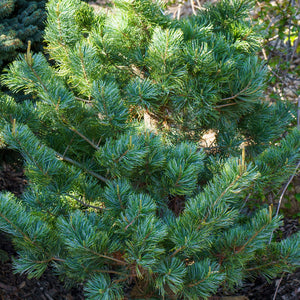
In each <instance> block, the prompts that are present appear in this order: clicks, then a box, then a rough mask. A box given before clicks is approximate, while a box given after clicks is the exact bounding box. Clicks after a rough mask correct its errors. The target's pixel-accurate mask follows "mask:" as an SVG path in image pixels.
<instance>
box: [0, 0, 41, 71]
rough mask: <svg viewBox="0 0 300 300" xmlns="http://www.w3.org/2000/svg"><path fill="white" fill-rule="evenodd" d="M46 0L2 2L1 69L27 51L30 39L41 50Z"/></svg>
mask: <svg viewBox="0 0 300 300" xmlns="http://www.w3.org/2000/svg"><path fill="white" fill-rule="evenodd" d="M45 3H46V1H45V0H38V1H26V0H3V1H1V4H0V20H1V21H0V69H2V67H3V65H5V64H7V63H8V62H11V61H12V60H14V59H15V58H16V56H17V55H18V53H20V52H23V53H24V52H25V51H26V49H27V43H28V41H29V40H30V41H31V42H32V45H33V46H34V47H35V48H36V49H37V50H41V43H42V34H43V29H44V22H45V20H46V11H45Z"/></svg>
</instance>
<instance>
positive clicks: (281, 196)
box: [269, 161, 300, 244]
mask: <svg viewBox="0 0 300 300" xmlns="http://www.w3.org/2000/svg"><path fill="white" fill-rule="evenodd" d="M299 167H300V161H299V162H298V164H297V166H296V168H295V171H294V173H293V174H292V175H291V176H290V178H289V180H288V182H287V183H286V184H285V186H284V188H283V190H282V192H281V195H280V198H279V201H278V205H277V210H276V214H275V216H276V217H277V216H278V214H279V209H280V206H281V202H282V199H283V196H284V194H285V192H286V190H287V188H288V186H289V185H290V183H291V182H292V180H293V179H294V177H295V175H296V174H297V170H298V168H299ZM272 237H273V231H272V233H271V236H270V240H269V244H271V241H272Z"/></svg>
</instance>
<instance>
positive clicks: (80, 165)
mask: <svg viewBox="0 0 300 300" xmlns="http://www.w3.org/2000/svg"><path fill="white" fill-rule="evenodd" d="M56 155H57V156H58V157H60V158H61V159H62V160H65V161H67V162H69V163H71V164H73V165H75V166H77V167H79V168H80V169H82V170H83V171H84V172H86V173H88V174H90V175H92V176H93V177H96V178H97V179H99V180H101V181H103V182H108V179H106V178H105V177H103V176H101V175H99V174H97V173H96V172H94V171H91V170H88V169H87V168H86V167H85V166H84V165H82V164H81V163H79V162H77V161H75V160H73V159H71V158H69V157H67V156H64V155H62V154H60V153H58V152H56Z"/></svg>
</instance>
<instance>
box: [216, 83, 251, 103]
mask: <svg viewBox="0 0 300 300" xmlns="http://www.w3.org/2000/svg"><path fill="white" fill-rule="evenodd" d="M250 83H251V81H249V82H248V84H247V86H246V87H245V88H244V89H242V90H241V91H240V92H238V93H237V94H235V95H233V96H231V97H228V98H222V99H221V100H220V101H226V100H233V99H235V98H237V97H238V96H239V95H241V94H242V93H244V92H245V91H246V90H247V89H248V87H249V85H250Z"/></svg>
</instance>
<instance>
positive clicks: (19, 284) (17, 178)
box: [0, 150, 300, 300]
mask: <svg viewBox="0 0 300 300" xmlns="http://www.w3.org/2000/svg"><path fill="white" fill-rule="evenodd" d="M12 157H13V159H11V158H12ZM25 184H26V179H25V176H24V173H23V169H22V164H21V160H20V159H19V157H18V155H17V154H16V153H13V152H10V151H8V152H7V151H4V150H0V191H1V190H9V191H11V192H13V193H14V194H16V195H20V194H21V193H22V192H23V190H24V186H25ZM299 230H300V226H299V222H298V220H293V219H290V218H285V220H284V226H282V227H281V228H280V229H279V231H280V232H281V233H280V234H277V235H278V236H280V237H281V238H286V237H288V236H290V235H291V234H293V233H295V232H297V231H299ZM1 250H3V251H4V252H1ZM1 253H2V255H1ZM3 253H7V255H8V256H7V260H6V261H5V262H1V260H0V300H19V299H22V300H37V299H41V300H82V299H84V295H83V288H82V285H78V286H76V287H73V288H69V289H68V288H66V287H65V286H64V284H63V283H62V282H61V281H60V280H59V278H58V277H57V276H55V275H54V274H53V273H52V272H51V270H48V271H46V272H45V273H44V274H43V275H42V277H41V278H39V279H38V280H37V279H31V280H29V279H28V278H26V276H25V275H20V274H14V273H13V268H12V261H11V258H12V257H14V256H16V252H15V250H14V247H13V245H12V243H11V241H10V240H9V238H8V237H7V236H6V235H4V234H2V233H0V259H1V257H3ZM277 288H278V291H277V297H276V300H297V299H300V269H299V270H297V271H296V272H295V273H293V274H286V275H285V276H284V277H283V278H282V279H281V278H277V279H275V280H273V281H272V282H270V283H268V282H267V281H266V280H265V279H263V278H258V279H256V280H255V281H254V282H246V283H245V284H244V286H243V288H241V289H240V290H238V291H237V292H236V293H235V295H242V296H243V297H238V298H235V297H234V295H232V294H231V295H230V294H228V295H227V294H226V293H225V292H223V293H222V295H220V296H215V297H212V298H211V299H218V300H220V299H224V300H226V299H227V300H229V299H236V300H237V299H249V300H273V297H274V294H275V292H276V289H277ZM228 296H232V297H228ZM223 297H224V298H223ZM227 297H228V298H227Z"/></svg>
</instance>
